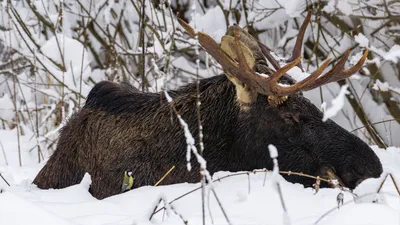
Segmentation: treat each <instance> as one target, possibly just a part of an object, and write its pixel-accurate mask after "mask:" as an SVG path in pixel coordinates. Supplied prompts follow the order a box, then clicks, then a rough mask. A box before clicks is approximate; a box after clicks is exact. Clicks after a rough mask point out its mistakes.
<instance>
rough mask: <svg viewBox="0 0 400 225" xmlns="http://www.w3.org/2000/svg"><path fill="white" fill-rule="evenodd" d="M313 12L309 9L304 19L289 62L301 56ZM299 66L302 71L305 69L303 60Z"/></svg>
mask: <svg viewBox="0 0 400 225" xmlns="http://www.w3.org/2000/svg"><path fill="white" fill-rule="evenodd" d="M311 14H312V10H311V9H310V10H308V13H307V16H306V18H305V19H304V22H303V23H302V24H301V27H300V30H299V34H298V35H297V38H296V44H295V45H294V48H293V53H292V57H291V58H290V59H289V60H288V61H289V62H291V61H293V60H294V59H296V58H297V57H299V56H300V55H301V48H302V46H303V39H304V34H305V33H306V30H307V26H308V24H309V23H310V21H311ZM297 66H298V67H299V68H300V69H301V70H302V71H304V69H303V66H302V65H301V62H299V64H298V65H297Z"/></svg>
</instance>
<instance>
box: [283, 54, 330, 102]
mask: <svg viewBox="0 0 400 225" xmlns="http://www.w3.org/2000/svg"><path fill="white" fill-rule="evenodd" d="M331 60H332V59H327V60H325V62H324V63H322V65H321V66H320V67H319V68H318V69H317V70H315V71H314V72H313V73H312V74H311V75H310V76H308V77H307V78H305V79H304V80H302V81H300V82H297V83H295V84H293V85H291V86H289V87H284V86H280V87H279V94H280V95H290V94H293V93H296V92H298V91H301V90H302V89H303V88H304V87H306V86H307V85H310V84H312V83H313V82H314V81H315V80H316V79H317V78H318V77H319V75H321V74H322V72H324V70H325V68H326V67H327V66H328V64H329V62H330V61H331Z"/></svg>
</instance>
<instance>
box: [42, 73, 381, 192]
mask: <svg viewBox="0 0 400 225" xmlns="http://www.w3.org/2000/svg"><path fill="white" fill-rule="evenodd" d="M200 92H201V102H202V105H201V112H202V113H201V115H202V124H203V129H204V130H203V133H204V145H205V151H204V157H205V159H206V160H207V169H208V170H209V171H210V172H211V173H214V172H217V171H221V170H222V171H232V172H233V171H244V170H253V169H262V168H269V169H271V168H272V161H271V159H270V157H269V153H268V148H267V146H268V144H274V145H275V146H276V147H277V148H278V151H279V158H278V160H279V164H280V169H282V170H291V171H298V172H304V173H307V174H312V175H321V169H322V168H324V167H330V168H333V169H334V170H335V171H336V172H337V175H338V176H340V178H341V179H342V180H343V181H344V182H345V183H346V185H348V186H349V187H351V188H354V187H355V186H356V185H357V184H358V183H359V182H360V180H362V179H364V178H365V177H378V176H379V175H380V174H381V172H382V166H381V164H380V162H379V160H378V158H377V157H376V155H375V154H374V153H373V151H372V150H371V149H370V148H369V147H368V145H366V144H365V143H364V142H362V141H361V140H360V139H359V138H357V137H356V136H354V135H353V134H351V133H349V132H347V131H346V130H344V129H343V128H341V127H339V126H338V125H336V124H335V123H334V122H332V121H331V120H328V121H327V122H322V120H321V119H322V113H321V112H320V111H319V110H318V109H317V108H316V107H315V106H314V105H313V104H312V103H311V102H310V101H309V100H308V99H306V98H304V97H303V96H302V95H301V94H296V95H292V96H290V97H289V99H288V100H287V101H286V102H285V103H283V105H281V106H279V107H276V106H271V105H269V104H268V100H267V97H266V96H262V95H259V96H258V97H257V100H256V102H254V103H253V104H252V105H251V106H250V108H249V109H248V110H240V106H239V105H238V103H237V100H236V93H235V87H234V85H233V84H232V83H231V82H230V81H229V80H228V79H227V78H226V77H225V76H224V75H220V76H216V77H212V78H208V79H204V80H202V81H201V83H200ZM169 93H170V95H171V96H172V98H173V99H174V105H175V107H176V109H177V110H178V111H179V113H180V114H181V115H182V118H183V119H184V120H185V121H186V122H187V124H188V125H189V128H190V130H191V132H192V134H193V136H194V137H197V135H198V129H197V114H196V107H195V104H196V86H195V85H194V84H190V85H188V86H185V87H182V88H180V89H179V90H177V91H171V92H169ZM186 164H187V162H186V139H185V137H184V133H183V130H182V128H181V126H180V124H179V122H178V120H177V118H176V116H175V115H174V113H173V111H172V110H171V106H170V105H169V104H168V102H167V101H166V99H165V96H164V95H163V94H161V95H160V94H143V93H139V92H137V91H136V90H134V89H133V88H132V87H130V86H129V85H126V84H125V85H119V84H116V83H111V82H100V83H99V84H97V85H96V86H95V87H94V88H93V90H92V91H91V92H90V94H89V96H88V98H87V102H86V105H85V107H83V109H82V110H81V111H80V112H78V113H76V114H75V115H74V116H73V117H72V118H71V119H70V120H69V121H68V123H67V125H66V126H65V127H64V128H63V129H62V131H61V134H60V139H59V142H58V146H57V149H56V151H55V152H54V154H53V155H52V156H51V158H50V159H49V161H48V162H47V164H46V165H45V166H44V168H43V169H42V170H41V171H40V172H39V174H38V175H37V177H36V178H35V180H34V183H35V184H36V185H37V186H38V187H39V188H44V189H47V188H64V187H68V186H70V185H74V184H77V183H79V182H80V181H81V179H82V178H83V175H84V173H85V172H88V173H89V174H90V175H91V177H92V185H91V188H90V192H91V193H92V194H93V196H94V197H96V198H99V199H102V198H105V197H108V196H111V195H115V194H118V193H120V191H121V184H122V180H123V174H124V171H125V170H132V171H133V177H134V178H135V184H134V188H135V187H140V186H143V185H154V184H155V183H156V182H157V181H158V180H159V179H160V178H161V177H162V176H163V175H164V174H165V173H166V172H167V171H168V170H169V169H170V168H171V167H172V166H173V165H175V166H176V169H175V170H174V171H173V172H172V173H171V174H170V175H169V176H168V177H167V178H166V179H165V180H164V181H163V182H162V184H172V183H179V182H198V181H199V179H200V175H199V172H198V171H199V170H198V163H197V162H196V160H195V157H194V156H192V166H193V168H192V171H191V172H188V171H187V168H186ZM285 178H286V179H287V180H289V181H291V182H300V183H302V184H304V185H306V186H311V185H312V183H313V181H312V180H310V179H307V178H302V177H295V176H288V177H285Z"/></svg>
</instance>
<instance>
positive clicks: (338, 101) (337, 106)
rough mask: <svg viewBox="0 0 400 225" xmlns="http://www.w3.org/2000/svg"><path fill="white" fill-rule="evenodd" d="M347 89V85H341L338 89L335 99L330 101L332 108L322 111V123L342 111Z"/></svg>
mask: <svg viewBox="0 0 400 225" xmlns="http://www.w3.org/2000/svg"><path fill="white" fill-rule="evenodd" d="M348 87H349V85H348V84H346V85H343V86H342V87H341V89H340V92H339V94H338V96H336V98H334V99H332V106H331V107H330V108H327V109H326V110H325V111H324V117H323V118H322V121H324V122H325V121H326V120H328V119H329V118H331V117H334V116H336V114H337V113H338V112H339V111H340V110H342V108H343V106H344V102H345V94H347V93H348V92H347V88H348Z"/></svg>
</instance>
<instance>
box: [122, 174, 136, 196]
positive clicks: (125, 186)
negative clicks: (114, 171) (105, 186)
mask: <svg viewBox="0 0 400 225" xmlns="http://www.w3.org/2000/svg"><path fill="white" fill-rule="evenodd" d="M134 181H135V179H134V178H133V177H132V172H130V171H125V173H124V180H123V182H122V187H121V192H125V191H128V190H130V189H131V188H132V186H133V183H134Z"/></svg>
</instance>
